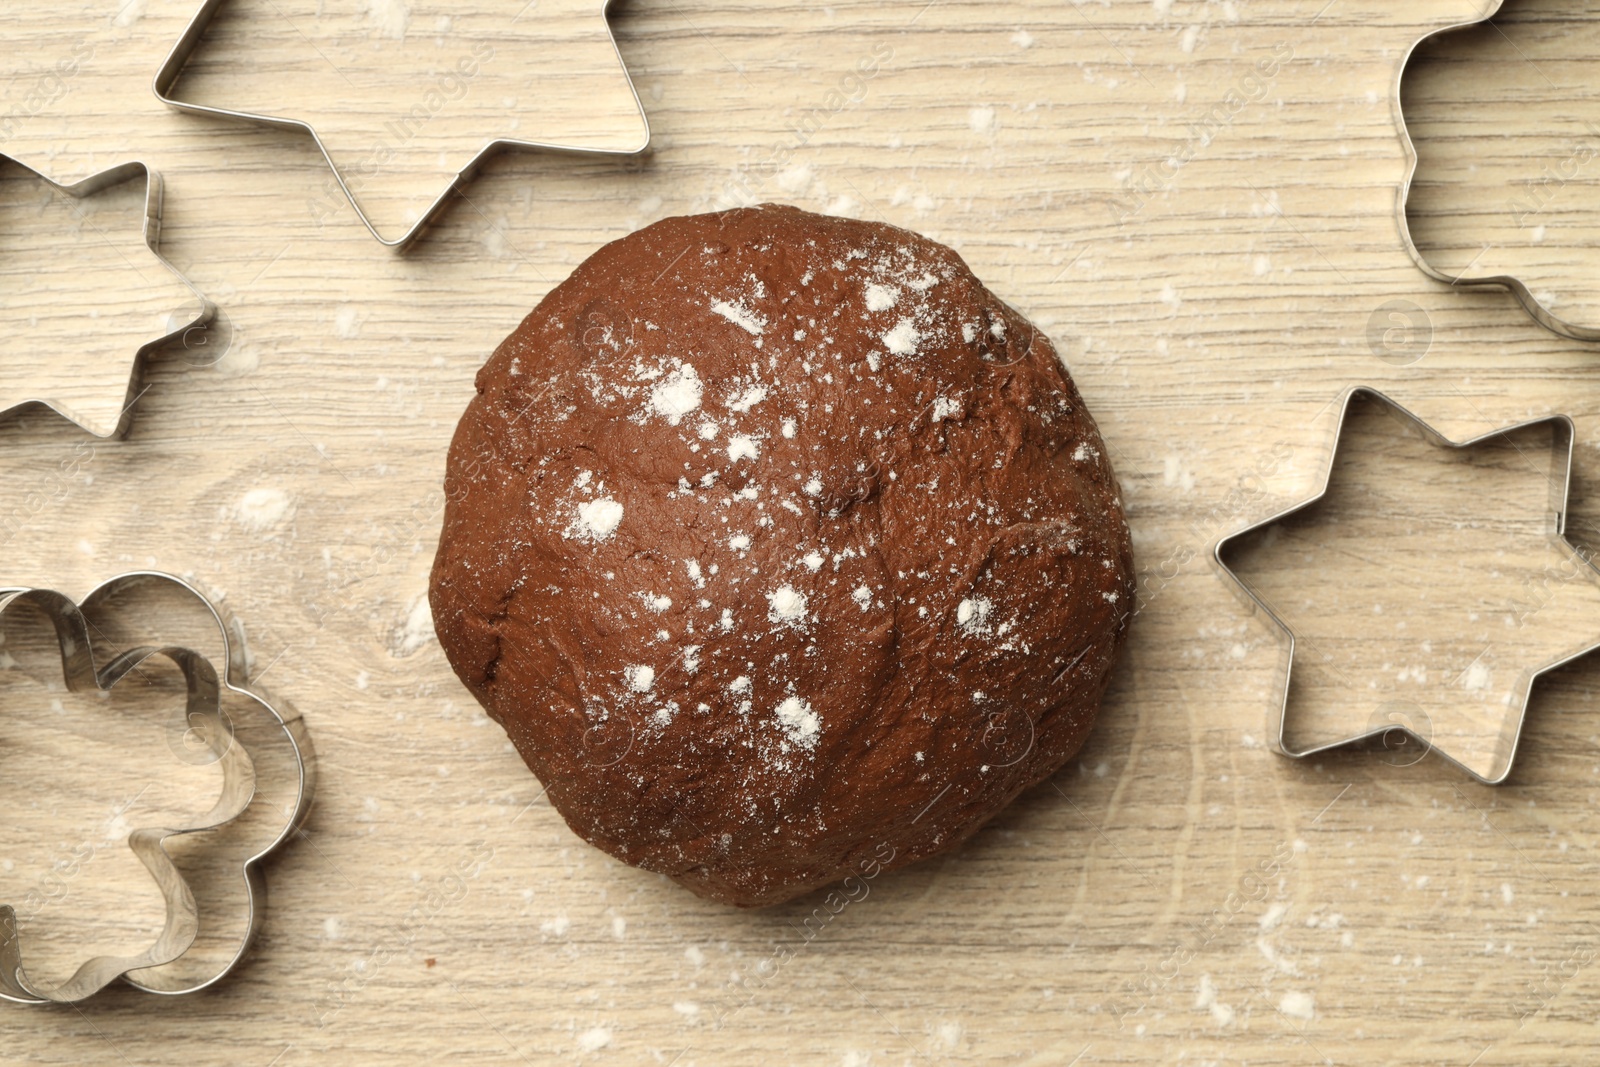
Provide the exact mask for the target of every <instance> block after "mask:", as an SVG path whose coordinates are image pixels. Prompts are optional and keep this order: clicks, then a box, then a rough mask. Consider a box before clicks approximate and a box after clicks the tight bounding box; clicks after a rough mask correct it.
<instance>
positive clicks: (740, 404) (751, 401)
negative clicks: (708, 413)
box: [728, 384, 767, 411]
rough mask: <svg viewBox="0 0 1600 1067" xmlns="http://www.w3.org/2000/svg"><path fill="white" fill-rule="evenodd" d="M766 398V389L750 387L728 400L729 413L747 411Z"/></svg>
mask: <svg viewBox="0 0 1600 1067" xmlns="http://www.w3.org/2000/svg"><path fill="white" fill-rule="evenodd" d="M766 398H767V387H766V386H764V385H760V384H757V385H752V386H750V387H749V388H748V389H745V390H744V391H742V392H740V393H738V394H736V395H735V396H733V397H730V398H729V399H728V410H729V411H749V410H750V409H751V408H753V407H755V406H756V405H757V404H759V403H761V402H762V401H763V400H765V399H766Z"/></svg>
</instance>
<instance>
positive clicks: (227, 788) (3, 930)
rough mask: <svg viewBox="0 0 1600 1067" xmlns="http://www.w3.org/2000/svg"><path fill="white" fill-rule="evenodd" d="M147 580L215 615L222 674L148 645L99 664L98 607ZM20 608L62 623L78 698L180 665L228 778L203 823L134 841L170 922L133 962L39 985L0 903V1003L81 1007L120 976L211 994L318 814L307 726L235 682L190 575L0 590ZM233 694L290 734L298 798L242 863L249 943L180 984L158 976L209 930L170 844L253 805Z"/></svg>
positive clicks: (152, 831) (228, 654)
mask: <svg viewBox="0 0 1600 1067" xmlns="http://www.w3.org/2000/svg"><path fill="white" fill-rule="evenodd" d="M148 583H159V584H166V585H169V586H172V587H174V588H176V589H177V590H179V591H181V592H183V593H185V594H187V595H189V596H191V597H192V598H193V599H195V600H197V601H198V602H199V603H200V604H201V605H203V606H204V607H205V609H206V611H207V612H209V615H210V618H211V620H212V621H213V622H215V624H216V626H217V629H218V633H219V635H220V641H221V648H222V658H223V667H222V672H221V674H220V675H219V673H218V671H217V668H216V667H215V666H214V665H213V664H212V663H211V661H210V660H208V659H207V658H206V657H205V656H203V655H201V654H200V653H198V652H195V651H193V650H192V649H188V648H183V647H179V646H171V645H161V646H152V645H140V646H137V647H134V648H130V649H127V650H125V651H123V652H120V653H118V654H117V655H115V656H113V657H112V658H111V659H110V661H109V662H107V663H106V664H105V665H104V666H97V664H96V662H95V655H94V644H93V642H94V633H93V632H92V631H93V630H94V626H93V623H92V621H91V617H92V615H93V613H94V610H95V608H96V607H97V606H98V605H99V604H100V603H101V602H103V601H107V600H110V599H112V598H114V597H116V596H118V595H119V594H121V593H123V592H125V591H128V590H131V589H134V588H136V587H138V586H140V585H144V584H148ZM22 604H26V605H29V606H32V607H34V608H37V609H40V610H41V611H42V612H43V614H44V615H45V616H46V617H47V618H48V619H49V620H50V622H51V623H52V625H53V626H54V628H55V633H56V639H57V643H58V644H59V646H60V651H61V663H62V673H63V675H64V677H65V680H66V683H67V686H68V688H70V689H72V690H74V691H90V692H102V693H107V692H110V690H111V689H112V687H114V686H115V685H116V684H117V683H118V682H119V681H121V680H122V679H123V678H125V677H126V676H127V675H128V674H129V673H131V672H133V671H135V670H137V669H138V667H139V666H140V665H141V664H143V663H145V662H147V661H148V660H150V659H151V658H152V657H156V656H160V657H164V658H166V659H168V660H171V661H172V662H173V663H175V664H176V665H177V666H178V668H179V669H180V670H181V671H182V673H183V675H184V678H185V681H186V683H187V696H186V706H185V722H186V724H187V726H188V728H189V729H190V730H191V731H192V736H194V737H197V738H200V739H202V740H203V741H204V742H205V744H206V745H207V747H209V748H210V750H211V752H212V753H213V754H214V755H215V756H216V761H217V763H218V764H219V766H220V769H221V771H222V788H221V794H220V796H219V797H218V799H217V802H216V804H215V805H214V806H213V807H212V809H211V810H210V811H209V812H207V813H206V814H205V815H203V816H201V817H200V818H198V819H194V820H191V821H189V822H185V823H180V824H177V825H172V826H164V827H140V828H138V829H135V830H133V831H132V832H131V833H130V834H129V836H128V844H129V846H130V847H131V848H132V849H133V851H134V853H135V854H136V855H137V856H138V857H139V860H140V862H142V863H143V864H144V866H145V867H146V869H147V870H149V872H150V874H151V876H152V877H153V878H154V880H155V882H156V885H157V887H158V888H159V889H160V891H161V895H162V898H163V900H164V901H165V904H166V920H165V922H164V924H163V926H162V928H161V931H160V933H159V935H158V936H157V937H156V939H155V940H154V942H153V943H152V944H151V945H150V946H149V947H148V948H146V949H145V950H144V951H143V952H139V953H136V954H134V955H132V956H109V955H102V956H94V957H92V958H90V959H89V960H87V961H85V962H84V963H83V964H82V965H80V966H79V968H78V969H77V971H76V972H75V973H74V974H73V975H72V977H70V978H69V979H67V980H66V981H65V982H63V983H61V984H60V985H58V986H56V987H54V988H50V989H43V988H40V987H38V986H37V985H35V984H34V983H32V982H30V981H29V980H28V978H27V976H26V974H25V973H24V971H23V964H22V948H21V938H20V937H19V931H18V929H17V917H16V912H15V910H14V909H13V908H12V907H11V906H10V905H5V904H0V999H5V1000H10V1001H15V1002H18V1003H24V1004H43V1003H58V1004H59V1003H73V1002H76V1001H80V1000H83V999H84V998H86V997H89V996H92V995H93V994H95V993H97V992H99V991H100V990H101V989H103V988H105V987H106V986H107V985H109V984H111V983H112V982H114V981H116V980H117V979H119V978H120V979H121V980H122V981H123V982H125V983H126V984H128V985H131V986H133V987H134V988H136V989H140V990H143V991H145V992H149V993H160V994H166V995H176V994H183V993H193V992H198V991H199V990H202V989H206V988H209V987H210V986H213V985H215V984H216V983H217V982H220V981H221V980H222V979H223V978H225V977H226V976H227V975H228V974H229V973H231V972H232V971H233V969H234V968H235V967H237V966H238V964H239V962H240V961H241V960H242V959H243V958H244V955H245V953H246V951H247V950H248V949H249V947H250V945H251V943H252V942H253V941H254V939H255V936H256V934H257V933H258V932H259V930H260V928H261V923H262V919H263V916H264V911H265V907H266V881H265V877H264V875H263V874H262V872H261V868H260V864H261V862H262V861H263V860H264V859H266V857H267V856H269V855H270V854H271V853H273V852H274V851H275V850H277V849H278V848H279V847H280V846H281V845H282V844H283V843H284V842H285V841H287V840H288V839H289V838H290V837H291V836H292V835H293V834H295V833H296V832H297V831H298V830H299V828H300V826H301V824H302V823H304V821H305V819H306V816H307V815H308V814H309V813H310V809H311V796H312V791H313V789H314V786H315V766H316V764H315V756H314V754H313V752H312V749H311V740H310V736H309V734H308V733H307V731H306V727H305V723H304V720H302V719H301V718H300V717H299V716H298V715H287V716H286V715H284V714H283V713H282V712H280V711H279V710H278V708H276V707H274V706H273V705H272V704H270V703H268V702H267V701H266V700H264V699H262V698H261V697H260V696H259V695H257V694H256V693H253V692H251V691H250V690H248V689H245V688H243V687H242V686H240V685H237V684H235V683H234V681H233V674H234V672H235V668H236V665H237V664H238V663H239V662H240V659H239V657H238V655H237V654H236V651H235V648H234V646H233V644H232V642H231V641H230V640H229V638H228V625H227V622H226V621H225V620H224V619H223V617H222V615H221V613H220V612H219V611H218V610H217V608H216V606H215V605H214V604H213V603H212V602H211V600H210V599H209V598H208V597H206V596H205V595H204V594H203V593H201V592H200V590H198V589H197V588H195V587H194V586H193V585H191V584H190V583H188V582H186V581H184V580H183V579H182V578H178V577H176V576H174V575H171V574H166V573H163V572H160V571H134V572H130V573H127V574H121V575H118V576H117V577H115V578H112V579H110V580H109V581H107V582H104V583H102V584H101V585H99V586H97V587H96V588H94V589H93V590H91V591H90V592H89V594H88V595H87V596H85V597H84V598H83V601H82V602H81V603H74V602H73V601H72V600H71V599H70V598H68V597H66V596H64V595H62V594H60V593H57V592H54V591H51V590H48V589H38V588H28V587H12V588H5V589H0V614H3V613H4V612H5V611H6V610H7V609H9V608H12V607H14V606H17V605H22ZM225 693H226V694H228V695H229V696H230V697H233V698H237V699H246V700H249V701H251V702H253V703H254V704H255V705H258V706H259V707H260V708H261V709H264V710H265V711H266V712H267V713H268V715H269V716H270V717H271V719H272V720H274V721H275V722H276V723H277V725H278V727H279V728H280V729H281V730H282V731H283V733H284V736H285V739H286V740H287V743H288V746H289V750H290V751H291V752H292V754H293V758H294V761H295V764H296V768H297V769H296V776H297V780H296V783H295V798H294V801H293V802H292V803H291V804H290V805H288V807H287V811H286V813H285V818H284V825H283V828H282V829H281V830H280V831H279V832H278V833H277V834H276V835H275V836H274V837H273V839H272V840H271V841H270V842H268V843H267V844H266V845H265V846H264V847H262V848H260V849H258V850H257V851H255V852H253V853H252V854H251V855H250V856H248V857H247V858H246V859H245V860H244V861H243V863H242V864H241V868H242V871H241V873H242V876H243V878H244V881H245V887H246V907H247V908H248V912H249V913H248V921H247V923H246V924H245V929H244V933H243V936H242V937H241V939H240V941H239V944H238V946H237V948H236V949H235V951H234V952H233V954H232V955H231V957H229V958H227V959H226V960H225V961H223V963H222V964H221V965H220V966H219V967H218V968H217V969H216V970H214V971H213V972H212V973H210V974H203V975H201V976H200V977H198V978H195V977H189V978H177V979H174V978H172V977H171V976H167V975H160V974H159V973H158V970H157V969H158V968H161V967H163V966H164V965H166V964H169V963H172V962H174V961H176V960H177V959H179V957H181V956H183V954H184V953H185V952H187V951H188V950H189V948H190V946H191V945H193V944H194V941H195V938H196V936H197V935H198V934H199V932H200V928H201V927H200V912H199V909H198V907H197V906H196V904H195V899H194V894H193V892H192V890H191V889H190V888H189V885H188V882H187V881H186V880H185V879H184V877H183V874H182V872H180V871H179V870H178V868H177V867H176V866H175V865H174V864H173V862H172V859H171V858H170V857H169V856H168V855H167V853H166V850H165V848H164V845H165V842H166V841H167V840H168V839H169V838H172V837H175V836H178V835H182V834H195V833H201V832H203V831H206V830H213V829H217V828H219V827H221V826H225V825H227V824H228V823H230V822H232V821H234V820H235V819H237V818H239V817H240V816H241V815H243V814H244V812H245V811H246V810H247V809H248V808H249V807H250V805H251V803H252V801H253V800H254V799H255V786H256V773H255V765H254V761H253V760H252V759H251V757H250V755H249V753H248V752H247V751H246V750H245V749H244V747H243V746H242V745H240V744H239V743H237V741H236V738H235V737H234V734H233V732H232V730H231V728H230V725H229V723H228V721H227V719H226V717H225V716H224V715H223V712H222V698H223V695H224V694H225Z"/></svg>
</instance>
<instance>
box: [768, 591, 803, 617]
mask: <svg viewBox="0 0 1600 1067" xmlns="http://www.w3.org/2000/svg"><path fill="white" fill-rule="evenodd" d="M767 603H768V604H770V605H771V610H770V611H768V612H767V618H768V619H770V620H772V621H773V622H799V621H800V620H801V619H804V618H805V617H806V595H805V594H804V593H802V592H800V591H799V590H798V589H796V588H795V587H794V586H792V585H784V586H779V588H778V591H777V592H775V593H769V594H767Z"/></svg>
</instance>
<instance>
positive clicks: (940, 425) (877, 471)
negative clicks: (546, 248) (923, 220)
mask: <svg viewBox="0 0 1600 1067" xmlns="http://www.w3.org/2000/svg"><path fill="white" fill-rule="evenodd" d="M445 492H446V498H447V504H446V509H445V520H444V530H443V534H442V536H441V539H440V545H439V554H438V557H437V559H436V561H435V563H434V569H433V576H432V582H431V587H430V599H431V602H432V606H433V613H434V620H435V624H436V627H437V630H438V634H439V640H440V643H441V644H442V645H443V647H444V650H445V652H446V654H447V655H448V657H449V659H450V662H451V664H452V665H453V666H454V668H455V670H456V673H457V674H458V675H460V677H461V679H462V681H463V682H465V683H466V685H467V687H468V688H469V689H471V690H472V692H473V695H474V696H476V697H477V698H478V700H479V701H480V702H481V703H482V704H483V706H484V707H485V708H486V709H487V710H488V712H489V714H490V716H491V717H493V718H494V720H495V721H496V722H498V723H500V724H501V726H503V727H504V728H505V730H506V732H507V734H508V735H509V736H510V738H511V740H512V742H513V743H514V744H515V745H516V747H517V750H518V751H519V752H520V753H521V754H522V756H523V758H524V759H525V760H526V761H527V763H528V766H529V767H530V768H532V770H533V772H534V773H535V774H536V775H538V777H539V779H540V780H541V781H542V782H543V783H544V784H545V785H546V786H548V787H549V794H548V795H549V797H550V800H551V802H552V803H553V804H554V805H555V807H556V809H557V810H558V811H560V812H561V814H562V816H563V817H564V818H565V819H566V820H567V823H568V824H569V825H570V826H571V827H572V829H573V831H574V832H576V833H577V834H578V835H580V836H581V837H583V838H584V839H585V840H587V841H589V842H591V843H593V844H594V845H596V846H597V847H599V848H601V849H604V850H605V851H606V852H608V853H610V854H611V855H612V856H615V857H616V858H618V859H620V860H622V861H624V862H625V863H630V864H633V865H635V866H638V867H642V868H644V869H647V870H652V871H659V872H662V873H665V874H667V875H669V876H671V877H672V878H674V879H676V880H677V881H679V882H680V883H682V884H683V885H685V886H687V887H688V888H690V889H692V890H693V891H695V892H696V893H699V894H701V895H703V896H707V897H710V898H713V899H715V900H720V901H725V902H727V903H731V904H738V905H741V906H759V905H766V904H774V903H778V902H780V901H784V900H788V899H791V898H793V897H796V896H800V895H802V894H804V893H806V892H809V891H811V890H813V889H817V888H820V887H823V886H826V885H829V884H831V883H834V882H836V881H838V880H839V879H840V878H842V877H843V876H845V875H848V874H853V873H854V874H859V873H860V872H861V871H862V870H865V869H868V867H871V868H872V869H873V870H874V872H875V871H876V870H877V865H878V861H881V860H883V858H884V857H885V856H886V855H892V857H893V858H892V860H889V861H887V862H883V863H882V867H883V869H891V868H894V867H899V866H903V865H904V864H907V863H910V862H913V861H915V860H918V859H922V858H925V857H927V856H930V855H933V854H935V853H937V852H942V851H944V850H946V849H949V848H951V847H953V846H954V845H956V844H958V843H959V842H960V841H962V840H963V839H965V838H966V837H967V836H969V835H970V834H971V833H973V831H975V830H976V829H977V828H978V827H979V826H981V825H982V824H983V822H984V821H985V820H987V819H988V818H990V817H991V816H993V815H994V814H995V813H996V812H998V811H999V810H1000V809H1001V808H1003V807H1004V806H1005V805H1006V804H1007V803H1009V802H1010V801H1011V800H1012V798H1014V797H1015V796H1016V795H1017V794H1018V793H1019V792H1021V791H1022V790H1023V789H1024V788H1026V787H1027V786H1029V785H1032V784H1034V783H1036V782H1038V781H1041V780H1042V779H1044V778H1046V777H1048V776H1049V775H1051V774H1052V773H1054V772H1055V771H1056V770H1057V769H1059V768H1060V766H1061V765H1062V764H1063V763H1064V762H1065V761H1066V760H1067V759H1068V758H1070V757H1071V756H1072V754H1073V753H1074V752H1076V751H1077V750H1078V748H1079V747H1080V746H1081V745H1082V743H1083V741H1084V739H1085V737H1086V736H1087V734H1088V732H1089V729H1090V727H1091V726H1092V725H1093V722H1094V718H1095V715H1096V713H1097V711H1098V709H1099V705H1100V700H1101V696H1102V694H1103V693H1104V691H1105V687H1106V684H1107V681H1108V678H1109V676H1110V672H1111V669H1112V666H1113V664H1114V662H1115V659H1116V654H1117V651H1118V649H1119V647H1120V646H1121V644H1122V640H1123V636H1124V634H1125V631H1126V626H1127V622H1128V618H1129V616H1130V613H1131V610H1132V607H1133V597H1134V570H1133V558H1132V550H1131V547H1130V542H1129V535H1128V528H1127V524H1126V522H1125V520H1124V518H1123V513H1122V507H1121V502H1120V500H1119V498H1118V490H1117V484H1116V479H1115V477H1114V476H1113V474H1112V470H1111V465H1110V462H1109V461H1108V459H1107V458H1106V455H1105V446H1104V443H1103V442H1102V441H1101V438H1100V434H1099V431H1098V429H1097V428H1096V426H1095V423H1094V420H1093V419H1092V418H1091V417H1090V415H1089V412H1088V411H1087V409H1086V408H1085V407H1084V404H1083V401H1082V398H1081V397H1079V395H1078V392H1077V389H1076V388H1075V387H1074V386H1073V384H1072V381H1071V379H1070V378H1069V377H1068V375H1067V372H1066V370H1065V369H1064V368H1063V366H1062V365H1061V362H1060V361H1059V359H1058V358H1057V356H1056V352H1055V349H1054V347H1053V346H1052V345H1051V343H1050V341H1049V339H1048V338H1046V337H1045V336H1044V335H1043V334H1042V333H1039V332H1038V331H1036V330H1035V329H1034V328H1033V327H1032V326H1031V325H1030V324H1029V323H1028V322H1027V320H1025V319H1024V318H1023V317H1022V316H1021V315H1019V314H1017V313H1016V312H1015V311H1013V310H1012V309H1011V308H1009V307H1007V306H1006V305H1005V304H1004V303H1002V302H1001V301H1000V300H999V299H998V298H996V297H995V296H994V295H993V294H991V293H990V292H989V291H988V290H987V289H985V288H984V287H983V285H982V284H981V283H980V282H979V281H978V280H977V279H976V278H975V277H974V276H973V275H972V273H971V271H969V270H968V269H967V266H966V264H965V263H963V262H962V261H961V259H960V257H959V256H957V255H956V253H955V252H953V251H952V250H951V249H949V248H946V247H945V246H943V245H940V244H937V243H935V242H933V241H930V240H928V239H926V238H923V237H920V236H918V235H916V234H913V233H910V232H907V231H905V230H900V229H896V228H894V227H890V226H885V225H882V224H879V223H873V222H862V221H857V220H853V219H843V218H833V217H827V216H821V215H814V214H810V213H808V212H804V211H800V210H798V209H795V208H789V207H778V206H772V205H767V206H763V207H760V208H754V209H741V210H737V211H729V212H723V213H718V214H711V215H697V216H687V217H679V218H670V219H665V220H663V221H661V222H658V223H656V224H654V225H652V226H649V227H646V228H645V229H643V230H640V231H638V232H637V233H634V234H632V235H630V236H628V237H626V238H623V239H622V240H619V241H616V242H613V243H612V244H609V245H607V246H605V247H604V248H602V249H600V250H599V251H598V252H596V253H595V254H594V255H593V256H591V257H590V258H589V259H588V260H586V261H585V262H584V263H583V264H582V265H581V266H579V267H578V269H577V270H576V271H574V272H573V274H572V276H571V277H570V278H568V279H567V280H566V281H564V282H563V283H561V284H560V285H559V286H557V287H556V288H555V289H554V290H552V291H551V293H550V294H549V295H548V296H547V297H546V298H545V299H544V300H543V301H541V302H540V304H539V306H538V307H537V308H535V309H534V310H533V312H532V313H531V314H529V315H528V317H527V318H526V319H525V320H523V322H522V324H521V325H520V326H519V327H518V328H517V329H516V331H515V332H513V333H512V334H511V336H510V337H508V338H507V339H506V340H505V341H504V342H503V343H502V344H501V345H500V347H499V348H498V349H497V350H496V351H495V353H494V355H493V356H492V357H491V358H490V360H489V362H488V363H487V364H486V365H485V366H484V367H483V369H482V370H481V371H480V372H479V374H478V379H477V395H476V396H475V397H474V398H473V400H472V402H471V404H470V405H469V406H468V408H467V411H466V414H465V415H463V417H462V419H461V423H460V425H459V427H458V428H457V430H456V435H455V439H454V441H453V442H452V444H451V448H450V457H449V465H448V470H447V473H446V478H445Z"/></svg>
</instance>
